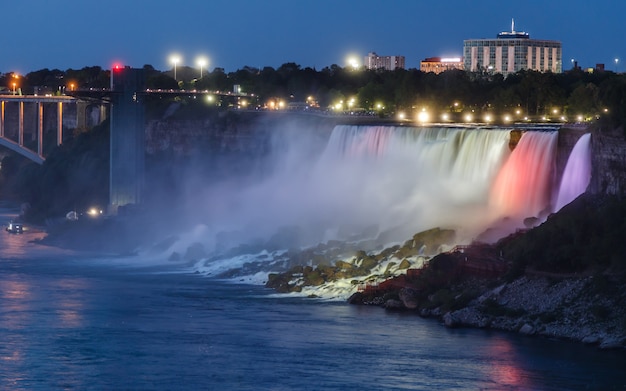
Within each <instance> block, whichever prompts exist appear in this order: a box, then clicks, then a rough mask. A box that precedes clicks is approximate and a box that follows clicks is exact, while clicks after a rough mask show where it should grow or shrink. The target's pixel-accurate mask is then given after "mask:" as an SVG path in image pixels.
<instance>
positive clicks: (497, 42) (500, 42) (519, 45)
mask: <svg viewBox="0 0 626 391" xmlns="http://www.w3.org/2000/svg"><path fill="white" fill-rule="evenodd" d="M463 56H464V66H465V70H466V71H469V72H487V73H501V74H503V75H504V76H505V77H506V76H508V75H510V74H512V73H516V72H518V71H521V70H523V69H527V70H534V71H539V72H553V73H561V72H562V71H563V53H562V48H561V42H559V41H549V40H539V39H530V36H529V34H528V33H525V32H517V31H515V25H514V24H513V23H512V24H511V31H510V32H502V33H500V34H498V35H497V37H496V38H495V39H468V40H465V41H463Z"/></svg>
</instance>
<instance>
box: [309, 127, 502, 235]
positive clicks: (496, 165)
mask: <svg viewBox="0 0 626 391" xmlns="http://www.w3.org/2000/svg"><path fill="white" fill-rule="evenodd" d="M509 133H510V129H473V128H452V127H441V128H437V127H433V128H411V127H382V126H337V127H336V128H335V130H334V131H333V134H332V136H331V139H330V141H329V144H328V148H327V150H326V152H325V154H324V156H323V157H322V159H321V161H320V164H319V166H318V168H319V169H320V170H321V172H323V175H321V176H320V177H318V179H319V181H320V183H322V182H326V183H328V184H331V183H334V184H337V183H341V187H342V188H344V189H345V188H346V183H349V184H350V185H348V186H347V188H351V189H352V191H351V193H350V198H349V200H348V202H347V203H348V204H349V205H346V209H352V210H353V211H354V212H355V216H353V217H356V216H359V217H360V218H363V217H366V216H369V217H370V221H369V223H370V224H379V226H380V228H381V229H382V230H384V229H389V228H395V227H398V226H402V227H406V229H407V230H406V232H405V234H412V233H415V232H418V230H420V229H427V228H431V227H434V226H453V227H457V228H461V229H463V228H467V227H469V226H470V225H474V227H472V228H473V229H478V230H480V229H483V228H484V227H481V225H483V224H486V223H487V221H486V220H489V219H490V218H491V217H490V216H491V215H490V214H489V213H486V211H485V209H484V208H486V207H487V206H488V205H487V201H488V195H489V189H490V188H491V185H492V183H493V180H494V177H495V175H496V174H497V172H498V171H499V170H500V168H501V166H502V164H503V163H504V162H505V161H506V160H507V158H508V156H509V154H510V151H509V148H508V143H509V137H510V135H509ZM314 178H315V176H314ZM324 187H325V188H328V187H327V186H324ZM331 192H332V190H331ZM340 198H341V195H340V194H335V200H336V201H337V200H338V199H340Z"/></svg>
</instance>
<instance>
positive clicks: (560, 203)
mask: <svg viewBox="0 0 626 391" xmlns="http://www.w3.org/2000/svg"><path fill="white" fill-rule="evenodd" d="M590 180H591V134H590V133H586V134H583V135H582V136H581V137H580V138H579V139H578V141H577V142H576V145H574V148H573V149H572V152H571V153H570V156H569V158H568V159H567V164H566V165H565V171H563V178H562V179H561V185H560V186H559V192H558V196H557V199H556V204H555V209H554V211H555V212H558V211H559V210H560V209H561V208H562V207H564V206H565V205H567V204H569V203H570V202H572V201H573V200H574V199H575V198H576V197H578V196H579V195H581V194H582V193H584V192H585V190H587V186H589V181H590Z"/></svg>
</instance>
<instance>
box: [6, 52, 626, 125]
mask: <svg viewBox="0 0 626 391" xmlns="http://www.w3.org/2000/svg"><path fill="white" fill-rule="evenodd" d="M143 68H144V69H145V70H146V78H147V81H146V83H147V87H148V88H152V89H179V88H180V89H197V90H210V91H233V88H234V86H239V87H240V89H241V91H242V92H244V93H247V94H254V101H251V102H250V104H251V105H257V106H261V107H262V106H264V105H266V104H267V103H268V102H269V101H270V100H274V101H278V100H280V101H283V102H285V104H286V105H289V104H290V103H291V104H296V103H304V102H309V103H311V102H315V103H316V104H317V105H319V107H320V108H321V109H327V108H341V109H342V110H357V109H362V110H367V111H376V112H378V113H379V114H380V115H391V114H393V113H396V112H400V111H402V112H406V113H407V115H409V116H410V115H412V114H413V113H416V112H418V111H420V110H429V111H430V112H432V113H444V112H456V113H459V114H460V113H463V112H472V113H475V114H476V115H482V114H485V113H489V114H493V115H494V116H500V115H503V114H507V113H508V114H514V113H515V112H518V113H519V115H518V117H517V118H516V119H519V117H520V116H529V117H531V118H532V119H533V120H540V119H542V118H543V117H544V116H545V117H546V118H548V119H549V120H561V117H565V118H566V120H567V121H569V122H574V121H581V119H582V120H585V121H588V120H596V119H598V118H600V119H602V120H603V121H606V122H605V123H606V124H607V125H608V126H611V127H612V128H617V127H619V126H621V125H622V124H624V123H625V122H626V75H625V74H616V73H614V72H610V71H596V72H593V73H590V72H585V71H583V70H581V69H578V68H576V69H572V70H569V71H567V72H564V73H560V74H554V73H541V72H536V71H520V72H518V73H516V74H513V75H510V76H508V77H506V78H504V77H503V76H502V75H501V74H493V75H489V74H480V73H470V72H465V71H459V70H450V71H446V72H443V73H441V74H439V75H436V74H433V73H424V72H421V71H419V70H417V69H408V70H403V69H400V70H395V71H381V70H367V69H364V68H362V69H353V68H352V67H346V68H342V67H340V66H337V65H332V66H330V67H325V68H323V69H322V70H319V71H318V70H316V69H313V68H309V67H306V68H302V67H301V66H300V65H298V64H295V63H285V64H283V65H281V66H280V67H279V68H277V69H274V68H272V67H265V68H262V69H259V68H253V67H248V66H246V67H243V68H242V69H239V70H237V71H235V72H230V73H226V72H225V71H224V70H223V69H221V68H215V69H214V70H213V71H211V72H204V73H203V77H202V78H200V77H199V76H200V75H199V71H198V70H197V69H193V68H190V67H184V66H182V67H178V69H177V80H175V79H174V78H173V76H174V74H173V70H169V71H166V72H162V71H158V70H156V69H154V67H152V66H151V65H144V67H143ZM109 80H110V71H108V70H104V69H102V68H100V67H97V66H96V67H86V68H83V69H80V70H73V69H68V70H67V71H60V70H56V69H55V70H48V69H42V70H39V71H36V72H31V73H28V74H27V75H25V76H23V77H21V76H18V75H15V74H12V73H8V74H2V75H0V86H5V88H6V89H7V90H9V91H12V90H14V89H16V88H19V89H20V90H21V91H24V93H31V92H32V91H33V90H34V89H35V88H37V89H39V90H40V91H41V90H43V91H47V92H49V93H62V92H63V90H64V89H68V88H72V89H74V88H76V89H87V88H108V87H109V83H110V82H109ZM16 86H17V87H16ZM348 102H350V103H348ZM494 118H495V117H494Z"/></svg>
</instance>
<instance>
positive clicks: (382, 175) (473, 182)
mask: <svg viewBox="0 0 626 391" xmlns="http://www.w3.org/2000/svg"><path fill="white" fill-rule="evenodd" d="M511 130H512V129H507V128H472V127H460V126H459V127H452V126H450V127H443V126H442V127H408V126H352V125H338V126H336V127H335V128H334V129H333V132H332V133H331V135H330V137H329V139H328V142H327V143H326V146H325V149H324V150H323V151H322V152H321V154H320V155H318V156H317V157H316V158H312V156H311V155H310V154H307V153H305V152H306V151H309V150H310V148H308V147H307V145H308V143H310V142H311V141H310V140H309V139H307V134H306V132H302V133H300V134H299V137H296V138H293V139H290V140H289V141H288V142H287V141H286V144H287V145H286V148H285V150H287V151H288V152H289V153H287V154H283V155H280V156H272V157H271V158H272V159H273V161H274V164H272V167H274V171H272V172H271V173H268V175H267V176H264V177H262V178H256V179H255V180H254V181H251V182H244V181H241V180H239V181H232V182H229V183H226V184H224V185H221V186H216V185H212V186H211V187H210V188H208V189H207V195H206V199H210V200H212V201H211V202H207V203H206V205H204V206H203V210H204V212H205V213H207V215H209V216H210V224H211V226H210V227H209V228H210V231H211V232H221V231H231V232H235V231H236V232H238V234H237V235H238V237H241V242H242V243H245V242H246V240H247V239H257V238H267V237H269V236H272V235H274V234H275V233H276V232H277V231H279V230H280V229H281V228H282V227H298V229H299V231H298V234H299V235H300V237H302V238H304V239H302V241H299V242H298V243H294V246H299V245H307V244H314V243H319V241H323V240H328V239H339V240H343V239H347V238H349V237H354V235H353V234H355V235H356V234H359V233H363V232H368V235H372V234H374V235H376V234H380V233H382V232H393V234H390V235H389V236H388V237H393V238H394V239H396V240H398V241H403V240H406V239H407V238H410V237H411V236H412V235H413V234H415V233H417V232H420V231H423V230H426V229H430V228H434V227H440V228H450V229H455V230H456V231H457V234H458V237H459V238H460V239H459V240H460V242H462V241H465V242H469V241H471V240H473V239H476V238H477V237H481V240H482V236H481V234H482V233H483V232H484V231H485V230H487V229H489V228H491V227H494V226H495V225H498V223H499V222H500V221H502V220H503V219H504V218H505V217H510V218H511V220H515V222H516V223H517V226H516V227H520V226H522V220H523V219H524V218H526V217H529V216H538V215H539V214H540V212H542V211H544V210H547V209H548V208H549V207H550V201H551V200H553V197H552V194H551V191H552V189H553V188H554V186H553V183H552V182H553V180H554V172H555V167H556V157H555V156H556V145H557V135H558V132H555V131H551V132H546V131H527V132H525V133H524V134H523V136H522V137H521V139H520V141H519V143H518V145H517V147H516V148H515V149H514V150H513V151H511V150H510V148H509V141H510V132H511ZM235 179H236V178H235ZM506 229H508V227H507V228H506ZM492 232H493V233H494V234H493V235H492V237H493V238H495V239H498V238H499V237H501V236H499V237H495V236H497V235H501V234H504V235H505V234H507V233H508V232H503V231H501V230H499V229H498V230H497V232H496V230H495V229H494V230H492ZM509 232H510V231H509ZM348 233H349V235H348ZM368 237H371V236H368Z"/></svg>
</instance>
